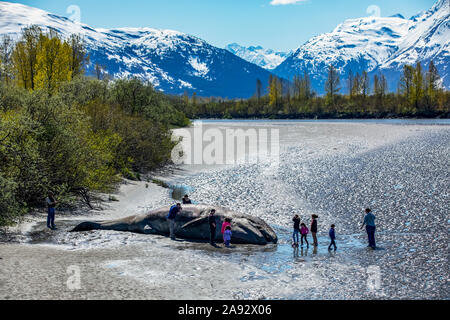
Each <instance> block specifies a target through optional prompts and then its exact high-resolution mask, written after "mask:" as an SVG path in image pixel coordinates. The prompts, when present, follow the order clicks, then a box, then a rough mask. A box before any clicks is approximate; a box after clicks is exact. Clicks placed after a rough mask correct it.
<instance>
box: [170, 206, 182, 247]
mask: <svg viewBox="0 0 450 320" xmlns="http://www.w3.org/2000/svg"><path fill="white" fill-rule="evenodd" d="M181 210H183V208H182V207H181V203H177V204H176V205H174V206H172V207H170V210H169V214H168V215H167V221H168V222H169V230H170V239H172V240H176V238H175V219H176V218H177V214H178V213H180V212H181Z"/></svg>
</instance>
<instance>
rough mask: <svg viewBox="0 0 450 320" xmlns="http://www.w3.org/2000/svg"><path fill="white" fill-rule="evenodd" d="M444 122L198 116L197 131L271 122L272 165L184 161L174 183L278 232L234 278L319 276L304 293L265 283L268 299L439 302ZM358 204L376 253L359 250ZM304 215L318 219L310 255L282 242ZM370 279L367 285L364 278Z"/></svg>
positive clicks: (445, 184) (448, 145)
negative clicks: (277, 147) (331, 238)
mask: <svg viewBox="0 0 450 320" xmlns="http://www.w3.org/2000/svg"><path fill="white" fill-rule="evenodd" d="M449 124H450V122H449V121H448V120H437V121H434V120H431V121H428V120H406V121H404V120H381V121H379V120H374V121H272V122H270V121H269V122H268V121H205V122H203V126H204V128H203V129H204V130H207V129H208V128H209V127H219V128H222V129H224V128H227V127H229V128H243V129H249V128H253V127H257V128H261V127H264V128H277V129H279V130H280V142H281V157H280V159H281V161H280V165H279V167H278V168H277V170H276V171H275V172H272V171H269V172H268V171H267V166H268V164H267V163H264V162H260V163H257V164H240V165H234V166H217V169H216V170H214V169H213V168H211V166H205V168H199V167H198V166H185V167H184V168H183V169H184V170H185V175H184V176H183V177H181V178H180V177H176V178H175V179H174V180H173V182H174V183H176V184H182V185H185V186H188V187H189V188H190V189H191V194H190V196H191V198H192V199H195V200H196V201H199V202H201V203H214V204H217V205H223V206H226V207H229V208H231V209H234V210H237V211H241V212H244V213H251V214H254V215H257V216H259V217H261V218H263V219H265V220H266V221H268V222H269V223H270V224H271V225H272V226H274V227H275V228H276V229H277V233H278V234H279V235H280V245H279V246H278V247H277V250H275V251H272V252H264V253H263V252H259V253H257V254H255V255H252V256H251V257H250V258H249V259H250V261H251V262H246V263H249V264H254V265H255V267H256V268H257V270H258V271H259V273H258V272H255V273H254V274H251V275H246V276H243V277H242V279H246V281H253V280H248V279H265V278H266V277H268V278H269V279H272V280H274V279H278V280H276V281H275V282H276V283H278V284H277V286H278V287H281V286H285V283H284V282H283V281H282V280H281V279H280V278H283V277H286V276H288V277H291V280H289V283H291V282H293V283H295V282H296V281H297V280H298V279H301V278H302V277H303V276H306V275H307V274H314V275H315V276H318V274H319V275H320V276H318V279H321V281H312V282H311V283H306V284H303V285H306V286H307V290H302V289H301V288H296V289H292V290H291V291H292V292H289V293H285V294H280V295H278V294H275V292H276V289H274V288H271V289H270V290H269V292H271V293H267V297H269V298H280V297H281V298H290V299H297V298H301V299H309V298H314V297H316V298H317V297H322V298H332V299H334V298H338V299H353V298H367V297H372V298H373V297H375V298H377V297H378V298H382V299H384V298H401V299H405V298H406V299H408V298H425V299H429V298H444V299H447V298H448V297H449V294H448V284H447V282H448V279H449V276H448V250H447V249H448V247H447V242H448V230H449V229H448V227H449V225H448V221H449V214H448V213H449V211H448V194H449V186H450V183H449V182H450V179H449V178H450V175H449V168H450V166H449V164H450V162H449V159H450V158H449V154H450V153H449V151H450V126H449ZM365 207H371V208H372V209H373V210H374V213H375V214H376V216H377V225H378V230H377V240H378V245H379V247H380V248H379V250H377V251H371V250H370V249H367V248H366V241H367V240H366V235H365V234H364V232H362V231H360V229H359V227H360V225H361V222H362V218H363V215H364V213H363V210H364V208H365ZM312 213H315V214H318V215H319V216H320V218H319V228H320V229H321V230H320V237H319V238H320V242H321V245H320V247H319V250H318V252H317V253H316V254H315V253H314V252H311V251H312V250H311V249H310V250H309V252H308V253H306V250H304V256H302V255H301V252H300V255H298V256H296V255H297V253H295V252H294V250H293V249H292V248H291V246H290V243H291V239H290V226H291V218H292V216H293V215H294V214H300V216H301V218H302V220H303V221H304V222H306V224H307V225H309V223H310V215H311V214H312ZM331 224H336V226H337V229H336V230H337V234H338V240H337V243H338V246H339V249H338V251H337V253H336V254H334V253H331V254H330V253H329V252H328V250H327V245H328V239H327V231H328V229H329V226H330V225H331ZM310 241H312V239H310ZM239 254H241V253H239ZM300 266H301V269H302V270H301V271H300V270H299V267H300ZM374 270H375V275H373V274H372V275H371V273H373V271H374ZM297 272H299V274H297ZM260 273H261V274H260ZM268 274H269V275H268ZM374 279H375V280H376V281H375V280H374ZM374 281H375V282H377V281H378V282H377V283H378V284H376V285H375V288H374V287H373V286H372V285H368V283H373V282H374ZM307 282H308V281H307ZM255 285H257V284H256V283H255ZM258 290H262V291H264V290H268V288H264V287H258Z"/></svg>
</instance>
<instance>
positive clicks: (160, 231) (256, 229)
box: [72, 205, 278, 245]
mask: <svg viewBox="0 0 450 320" xmlns="http://www.w3.org/2000/svg"><path fill="white" fill-rule="evenodd" d="M211 209H215V210H216V214H215V217H216V222H217V230H216V241H218V242H219V241H222V234H221V232H220V231H221V228H222V224H223V222H224V221H225V218H231V219H232V223H231V228H232V233H233V234H232V239H231V242H232V243H236V244H255V245H267V244H270V243H277V241H278V238H277V235H276V233H275V232H274V231H273V229H272V228H271V227H270V226H269V225H268V224H267V223H266V222H265V221H264V220H262V219H260V218H257V217H253V216H250V215H248V214H242V213H237V212H234V211H231V210H228V209H226V208H222V207H214V206H207V205H183V209H182V211H181V212H179V213H178V215H177V217H176V219H175V223H176V227H175V235H176V236H177V237H178V238H182V239H186V240H209V237H210V230H209V223H208V217H209V212H210V211H211ZM169 210H170V207H164V208H160V209H157V210H153V211H150V212H149V213H146V214H141V215H136V216H131V217H127V218H123V219H120V220H114V221H104V222H83V223H81V224H79V225H78V226H77V227H75V229H73V230H72V232H83V231H92V230H112V231H122V232H134V233H141V234H156V235H163V236H169V234H170V230H169V223H168V221H167V215H168V213H169Z"/></svg>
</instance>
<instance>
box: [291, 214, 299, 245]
mask: <svg viewBox="0 0 450 320" xmlns="http://www.w3.org/2000/svg"><path fill="white" fill-rule="evenodd" d="M292 222H294V232H293V234H292V240H293V242H294V243H293V246H294V247H298V242H299V233H300V222H301V221H300V217H299V216H298V214H296V215H295V217H294V218H293V219H292Z"/></svg>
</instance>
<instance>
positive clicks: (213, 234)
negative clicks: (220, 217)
mask: <svg viewBox="0 0 450 320" xmlns="http://www.w3.org/2000/svg"><path fill="white" fill-rule="evenodd" d="M215 214H216V210H215V209H212V210H211V212H210V214H209V217H208V222H209V230H210V243H211V245H212V246H215V245H216V228H217V222H216V216H215Z"/></svg>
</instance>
